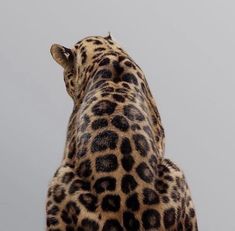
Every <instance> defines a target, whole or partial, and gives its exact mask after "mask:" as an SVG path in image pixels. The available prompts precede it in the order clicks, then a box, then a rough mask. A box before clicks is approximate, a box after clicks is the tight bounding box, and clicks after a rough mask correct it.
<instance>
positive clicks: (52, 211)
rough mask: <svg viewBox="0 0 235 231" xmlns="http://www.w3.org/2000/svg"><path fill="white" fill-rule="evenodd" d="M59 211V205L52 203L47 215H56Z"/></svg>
mask: <svg viewBox="0 0 235 231" xmlns="http://www.w3.org/2000/svg"><path fill="white" fill-rule="evenodd" d="M58 212H59V207H58V206H57V205H54V206H53V207H52V208H51V209H49V210H48V211H47V214H48V215H56V214H57V213H58Z"/></svg>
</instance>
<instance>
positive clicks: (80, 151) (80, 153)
mask: <svg viewBox="0 0 235 231" xmlns="http://www.w3.org/2000/svg"><path fill="white" fill-rule="evenodd" d="M86 153H87V148H86V147H82V146H81V147H79V149H78V151H77V154H76V156H77V157H82V156H85V155H86Z"/></svg>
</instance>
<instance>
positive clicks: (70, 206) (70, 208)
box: [66, 201, 80, 217]
mask: <svg viewBox="0 0 235 231" xmlns="http://www.w3.org/2000/svg"><path fill="white" fill-rule="evenodd" d="M66 210H67V212H68V213H71V214H73V215H76V217H77V216H78V215H79V214H80V209H79V207H78V206H77V204H76V203H75V202H73V201H69V202H68V203H67V204H66Z"/></svg>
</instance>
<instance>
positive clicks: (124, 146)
mask: <svg viewBox="0 0 235 231" xmlns="http://www.w3.org/2000/svg"><path fill="white" fill-rule="evenodd" d="M120 149H121V153H122V154H123V155H127V154H130V153H131V152H132V148H131V144H130V140H129V139H128V138H127V137H124V138H123V139H122V143H121V147H120Z"/></svg>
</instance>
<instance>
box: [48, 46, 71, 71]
mask: <svg viewBox="0 0 235 231" xmlns="http://www.w3.org/2000/svg"><path fill="white" fill-rule="evenodd" d="M50 52H51V55H52V57H53V59H54V60H55V61H56V62H57V63H58V64H60V65H61V66H62V67H63V68H65V67H67V66H68V65H69V64H71V63H72V62H73V60H74V54H73V52H72V50H71V49H69V48H66V47H64V46H61V45H59V44H53V45H52V46H51V49H50Z"/></svg>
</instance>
